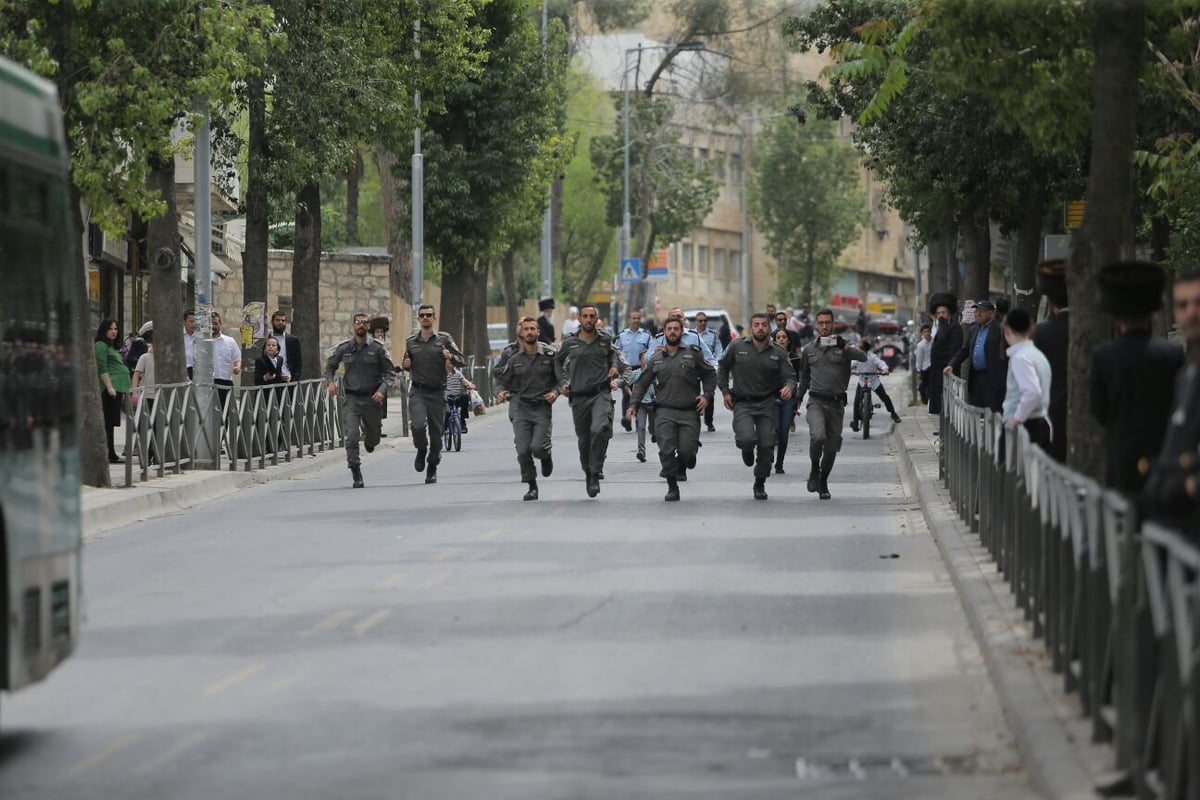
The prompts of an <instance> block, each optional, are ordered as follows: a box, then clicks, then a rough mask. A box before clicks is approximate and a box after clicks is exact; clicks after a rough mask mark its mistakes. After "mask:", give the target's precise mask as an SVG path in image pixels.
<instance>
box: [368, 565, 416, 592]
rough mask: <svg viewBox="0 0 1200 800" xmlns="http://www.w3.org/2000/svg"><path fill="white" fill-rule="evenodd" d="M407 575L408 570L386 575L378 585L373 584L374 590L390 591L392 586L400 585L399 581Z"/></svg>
mask: <svg viewBox="0 0 1200 800" xmlns="http://www.w3.org/2000/svg"><path fill="white" fill-rule="evenodd" d="M407 575H408V570H406V569H402V570H399V571H398V572H393V573H392V574H391V575H388V576H387V577H386V578H384V579H383V580H381V581H380V582H379V583H377V584H375V588H376V589H390V588H392V587H393V586H395V585H396V584H398V583H400V581H402V580H404V578H405V577H406V576H407Z"/></svg>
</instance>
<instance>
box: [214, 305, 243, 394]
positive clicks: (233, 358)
mask: <svg viewBox="0 0 1200 800" xmlns="http://www.w3.org/2000/svg"><path fill="white" fill-rule="evenodd" d="M212 338H213V384H214V385H215V386H216V387H217V398H218V401H219V403H220V408H218V409H217V412H218V413H219V414H221V416H224V415H225V401H226V400H227V399H228V397H229V392H230V390H231V389H232V388H233V379H234V376H236V375H241V374H242V348H241V346H240V345H239V344H238V343H237V340H236V339H234V338H233V337H232V336H229V335H228V334H225V333H221V315H220V314H218V313H217V312H215V311H214V312H213V315H212Z"/></svg>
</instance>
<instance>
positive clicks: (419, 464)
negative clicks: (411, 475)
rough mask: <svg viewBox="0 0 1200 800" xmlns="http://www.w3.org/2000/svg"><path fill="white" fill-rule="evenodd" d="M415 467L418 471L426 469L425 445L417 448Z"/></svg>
mask: <svg viewBox="0 0 1200 800" xmlns="http://www.w3.org/2000/svg"><path fill="white" fill-rule="evenodd" d="M413 469H415V470H416V471H417V472H424V471H425V448H424V447H418V448H417V457H416V459H415V460H414V461H413Z"/></svg>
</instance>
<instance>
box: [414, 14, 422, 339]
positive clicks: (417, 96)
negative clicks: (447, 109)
mask: <svg viewBox="0 0 1200 800" xmlns="http://www.w3.org/2000/svg"><path fill="white" fill-rule="evenodd" d="M413 41H414V43H415V47H414V48H413V52H414V54H415V56H416V58H417V61H418V62H420V60H421V20H420V19H418V20H417V21H416V22H415V23H413ZM413 104H414V106H415V108H416V111H417V124H416V125H415V126H414V127H413V156H412V177H411V182H412V271H413V277H412V280H413V286H412V329H413V332H414V333H415V332H416V331H417V327H418V325H417V311H418V310H419V309H420V307H421V304H422V303H424V302H425V162H424V157H423V156H422V154H421V122H422V121H421V92H420V90H417V91H416V92H414V93H413Z"/></svg>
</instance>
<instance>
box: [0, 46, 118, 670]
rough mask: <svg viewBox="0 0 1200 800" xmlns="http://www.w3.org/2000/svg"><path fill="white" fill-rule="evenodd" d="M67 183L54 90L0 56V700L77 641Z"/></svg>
mask: <svg viewBox="0 0 1200 800" xmlns="http://www.w3.org/2000/svg"><path fill="white" fill-rule="evenodd" d="M68 180H69V175H68V153H67V150H66V143H65V141H64V136H63V126H62V115H61V111H60V109H59V105H58V93H57V92H56V90H55V87H54V86H53V85H52V84H50V83H48V82H47V81H45V80H43V79H41V78H39V77H38V76H36V75H34V74H32V73H30V72H28V71H27V70H25V69H22V68H21V67H19V66H17V65H16V64H14V63H12V62H11V61H6V60H5V59H3V58H0V625H2V626H3V627H0V690H8V691H9V692H12V691H16V690H17V689H20V688H21V687H23V686H27V685H29V684H31V683H34V682H36V681H39V680H41V679H42V678H44V677H46V676H47V675H48V674H49V673H50V672H51V670H53V669H54V668H55V667H56V666H57V665H58V664H60V663H62V661H63V660H64V659H66V658H67V657H68V656H70V655H71V653H72V652H73V651H74V650H75V645H76V641H77V640H78V636H79V598H80V563H79V562H80V545H81V533H80V476H81V469H80V452H79V419H80V411H79V408H80V407H79V386H80V383H79V380H80V374H83V375H88V374H92V375H94V374H95V368H94V366H92V365H90V364H88V365H78V364H76V363H75V358H74V353H75V350H74V343H75V337H74V326H75V319H76V317H77V314H76V312H77V311H81V312H83V313H86V311H87V310H86V309H76V308H74V304H75V303H76V299H75V298H76V297H77V296H82V295H83V288H82V281H83V280H84V275H83V261H82V259H81V256H80V250H81V248H80V237H79V234H78V233H77V232H76V230H75V223H74V218H75V217H74V215H73V214H71V213H70V205H69V204H70V192H69V190H68V186H69V184H68ZM76 281H79V282H80V286H79V287H78V291H75V289H76V287H75V285H74V283H75V282H76ZM78 316H82V314H80V315H78ZM83 366H87V367H89V369H82V367H83Z"/></svg>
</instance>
